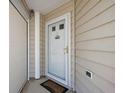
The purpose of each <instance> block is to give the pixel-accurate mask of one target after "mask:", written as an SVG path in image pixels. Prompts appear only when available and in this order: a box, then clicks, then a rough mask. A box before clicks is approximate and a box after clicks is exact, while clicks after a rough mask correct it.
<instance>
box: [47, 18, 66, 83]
mask: <svg viewBox="0 0 124 93" xmlns="http://www.w3.org/2000/svg"><path fill="white" fill-rule="evenodd" d="M65 28H66V26H65V20H61V21H58V22H56V23H52V24H50V25H48V38H49V39H48V74H49V76H51V77H52V78H53V79H56V80H58V81H59V82H61V83H64V84H66V83H67V62H68V47H67V46H68V42H67V41H68V40H67V39H68V38H67V36H68V35H67V31H66V29H65Z"/></svg>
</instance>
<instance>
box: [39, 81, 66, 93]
mask: <svg viewBox="0 0 124 93" xmlns="http://www.w3.org/2000/svg"><path fill="white" fill-rule="evenodd" d="M40 85H41V86H43V87H44V88H46V89H47V90H49V91H50V92H51V93H65V92H66V91H67V90H68V89H67V88H65V87H63V86H61V85H59V84H57V83H56V82H54V81H52V80H47V81H45V82H43V83H41V84H40Z"/></svg>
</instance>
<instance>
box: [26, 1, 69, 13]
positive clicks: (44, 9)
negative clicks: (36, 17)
mask: <svg viewBox="0 0 124 93" xmlns="http://www.w3.org/2000/svg"><path fill="white" fill-rule="evenodd" d="M25 1H26V3H27V5H28V7H29V8H30V9H33V10H34V11H40V12H41V13H42V14H47V13H48V12H50V11H52V10H54V9H56V8H57V7H59V6H61V5H62V4H64V3H66V2H68V1H70V0H25Z"/></svg>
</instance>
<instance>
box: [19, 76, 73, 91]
mask: <svg viewBox="0 0 124 93" xmlns="http://www.w3.org/2000/svg"><path fill="white" fill-rule="evenodd" d="M46 80H47V78H41V79H39V80H34V79H31V80H30V81H29V82H28V83H27V84H26V85H25V87H24V89H23V91H22V92H21V93H50V92H49V91H48V90H47V89H45V88H44V87H42V86H41V85H40V84H41V83H43V82H44V81H46ZM66 93H73V92H72V91H71V90H68V91H67V92H66Z"/></svg>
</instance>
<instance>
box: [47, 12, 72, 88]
mask: <svg viewBox="0 0 124 93" xmlns="http://www.w3.org/2000/svg"><path fill="white" fill-rule="evenodd" d="M61 20H65V25H66V29H65V30H66V31H67V35H68V63H67V67H66V68H67V70H66V81H64V80H61V79H59V78H57V77H55V76H52V75H51V74H49V73H48V67H47V66H48V25H50V24H53V23H56V22H58V21H61ZM45 34H46V38H45V39H46V67H45V75H46V76H48V77H51V78H53V79H55V80H57V81H59V82H60V83H63V84H65V85H67V86H69V87H71V13H70V12H69V13H66V14H64V15H62V16H60V17H57V18H54V19H52V20H50V21H48V22H47V23H46V30H45Z"/></svg>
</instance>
